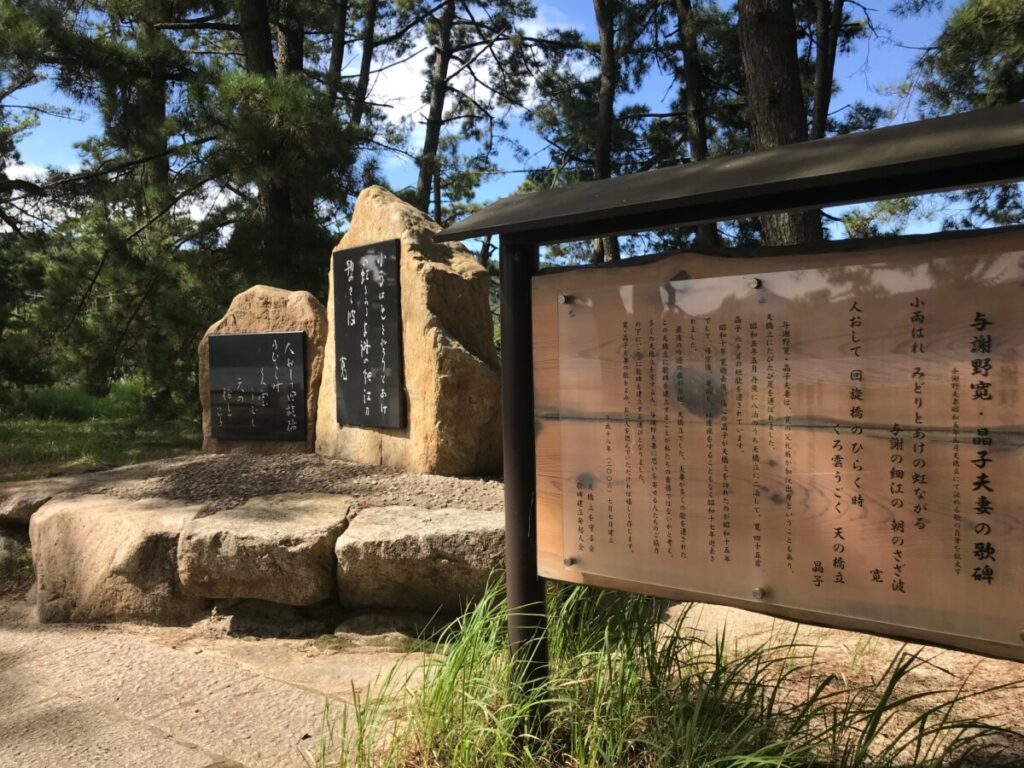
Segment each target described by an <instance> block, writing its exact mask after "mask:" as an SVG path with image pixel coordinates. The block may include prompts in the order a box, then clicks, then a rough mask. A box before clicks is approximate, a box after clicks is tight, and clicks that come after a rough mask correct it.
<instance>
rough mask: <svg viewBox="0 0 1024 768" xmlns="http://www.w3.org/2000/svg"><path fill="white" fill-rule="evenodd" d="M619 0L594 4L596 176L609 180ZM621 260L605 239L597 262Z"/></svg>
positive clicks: (614, 245)
mask: <svg viewBox="0 0 1024 768" xmlns="http://www.w3.org/2000/svg"><path fill="white" fill-rule="evenodd" d="M617 12H618V6H617V0H594V20H595V21H596V22H597V42H598V50H599V52H600V56H601V70H600V78H599V80H598V91H597V136H596V146H595V147H594V176H595V178H598V179H609V178H611V175H612V132H613V129H614V127H615V92H616V89H617V87H618V61H617V56H616V50H615V21H616V15H617ZM598 260H607V261H618V260H619V239H618V238H617V237H606V238H603V247H602V248H595V249H594V261H598Z"/></svg>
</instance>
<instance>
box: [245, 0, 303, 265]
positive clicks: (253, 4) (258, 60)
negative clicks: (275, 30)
mask: <svg viewBox="0 0 1024 768" xmlns="http://www.w3.org/2000/svg"><path fill="white" fill-rule="evenodd" d="M238 31H239V35H240V36H241V38H242V50H243V51H244V52H245V69H246V71H247V72H249V73H251V74H254V75H260V76H262V77H274V76H275V74H276V71H277V70H276V66H275V64H274V45H273V38H272V35H271V29H270V11H269V8H268V4H267V0H239V11H238ZM259 201H260V216H261V218H262V219H263V224H264V226H265V228H266V231H267V232H271V233H274V235H275V237H277V238H280V241H281V242H280V245H281V246H282V247H284V248H286V253H287V257H288V258H291V259H295V258H297V254H294V253H292V249H291V248H290V247H289V246H290V243H291V235H290V233H291V231H292V224H293V220H292V200H291V195H289V193H288V189H287V187H286V186H284V185H282V184H281V183H280V182H278V181H274V180H270V181H266V182H264V183H262V184H260V189H259Z"/></svg>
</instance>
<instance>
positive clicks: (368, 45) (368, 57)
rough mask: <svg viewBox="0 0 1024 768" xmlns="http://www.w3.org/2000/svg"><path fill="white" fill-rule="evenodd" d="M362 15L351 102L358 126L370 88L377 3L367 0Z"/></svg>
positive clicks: (354, 121)
mask: <svg viewBox="0 0 1024 768" xmlns="http://www.w3.org/2000/svg"><path fill="white" fill-rule="evenodd" d="M365 7H366V11H365V15H364V16H363V37H362V42H363V56H362V59H361V60H360V62H359V80H358V81H356V95H355V99H354V100H353V102H352V125H354V126H356V127H357V128H358V127H359V124H360V123H362V122H363V115H364V114H365V113H366V96H367V93H368V92H369V90H370V70H371V69H372V67H373V52H374V40H373V38H374V35H375V34H376V32H377V3H376V2H375V1H374V0H368V2H366V3H365Z"/></svg>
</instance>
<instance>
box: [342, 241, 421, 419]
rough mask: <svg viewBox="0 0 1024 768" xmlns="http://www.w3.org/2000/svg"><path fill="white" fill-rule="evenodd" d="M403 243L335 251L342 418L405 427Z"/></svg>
mask: <svg viewBox="0 0 1024 768" xmlns="http://www.w3.org/2000/svg"><path fill="white" fill-rule="evenodd" d="M399 248H400V243H399V241H398V240H391V241H388V242H385V243H375V244H373V245H364V246H361V247H359V248H349V249H346V250H343V251H335V253H334V259H333V263H332V267H331V268H332V269H333V275H334V354H335V371H336V377H335V378H336V382H337V385H336V395H337V398H338V423H339V424H348V425H351V426H358V427H385V428H388V429H402V428H404V427H405V382H404V379H403V370H402V306H401V293H400V285H399V279H398V252H399Z"/></svg>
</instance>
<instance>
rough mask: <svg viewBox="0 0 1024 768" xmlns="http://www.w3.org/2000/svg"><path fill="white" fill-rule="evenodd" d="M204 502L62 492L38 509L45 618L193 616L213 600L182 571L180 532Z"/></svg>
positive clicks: (164, 620) (37, 556) (173, 620)
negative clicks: (191, 587) (189, 586)
mask: <svg viewBox="0 0 1024 768" xmlns="http://www.w3.org/2000/svg"><path fill="white" fill-rule="evenodd" d="M199 512H200V507H199V506H197V505H186V504H181V503H177V502H172V501H169V500H168V499H156V498H149V499H139V500H138V501H125V500H124V499H119V498H117V497H115V496H104V495H100V494H95V495H88V496H82V497H78V498H68V499H55V500H53V501H50V502H47V503H46V504H44V505H43V507H42V509H40V510H39V511H38V512H36V514H34V515H33V516H32V520H31V522H30V523H29V536H30V537H31V539H32V559H33V561H34V563H35V570H36V584H37V586H38V591H37V598H36V599H37V605H38V610H39V620H40V621H42V622H52V621H74V622H92V621H152V622H157V623H160V624H178V623H182V622H187V621H190V620H192V619H194V618H196V616H197V615H198V614H199V613H201V612H202V611H203V610H204V609H205V608H206V607H207V606H208V605H209V603H208V602H207V601H206V600H204V599H202V598H200V597H194V596H191V595H188V594H186V592H185V590H184V588H183V587H182V584H181V581H180V580H179V579H178V560H177V549H178V536H179V535H180V534H181V529H182V527H183V526H184V525H185V523H186V522H187V521H188V520H191V519H192V518H194V517H195V516H196V515H198V514H199Z"/></svg>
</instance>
